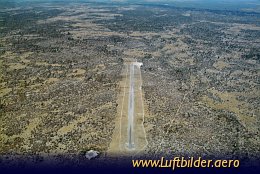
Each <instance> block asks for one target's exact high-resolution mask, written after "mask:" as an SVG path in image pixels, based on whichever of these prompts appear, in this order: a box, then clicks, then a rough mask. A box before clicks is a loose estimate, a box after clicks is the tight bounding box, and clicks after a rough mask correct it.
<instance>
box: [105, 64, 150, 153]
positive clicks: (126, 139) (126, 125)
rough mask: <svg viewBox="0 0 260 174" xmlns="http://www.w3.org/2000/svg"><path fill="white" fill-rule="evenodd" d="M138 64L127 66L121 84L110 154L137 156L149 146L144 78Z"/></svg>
mask: <svg viewBox="0 0 260 174" xmlns="http://www.w3.org/2000/svg"><path fill="white" fill-rule="evenodd" d="M141 65H142V64H141V63H138V62H130V63H126V64H125V68H124V69H123V72H122V81H121V82H120V87H121V88H120V89H121V90H120V91H119V92H120V95H119V97H118V104H119V106H118V115H117V119H116V128H115V131H114V135H113V139H112V142H111V144H110V148H109V150H108V153H109V154H111V155H136V154H139V153H141V152H142V150H144V149H145V147H146V145H147V140H146V135H145V129H144V126H143V121H144V104H143V93H142V76H141V71H140V66H141Z"/></svg>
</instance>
